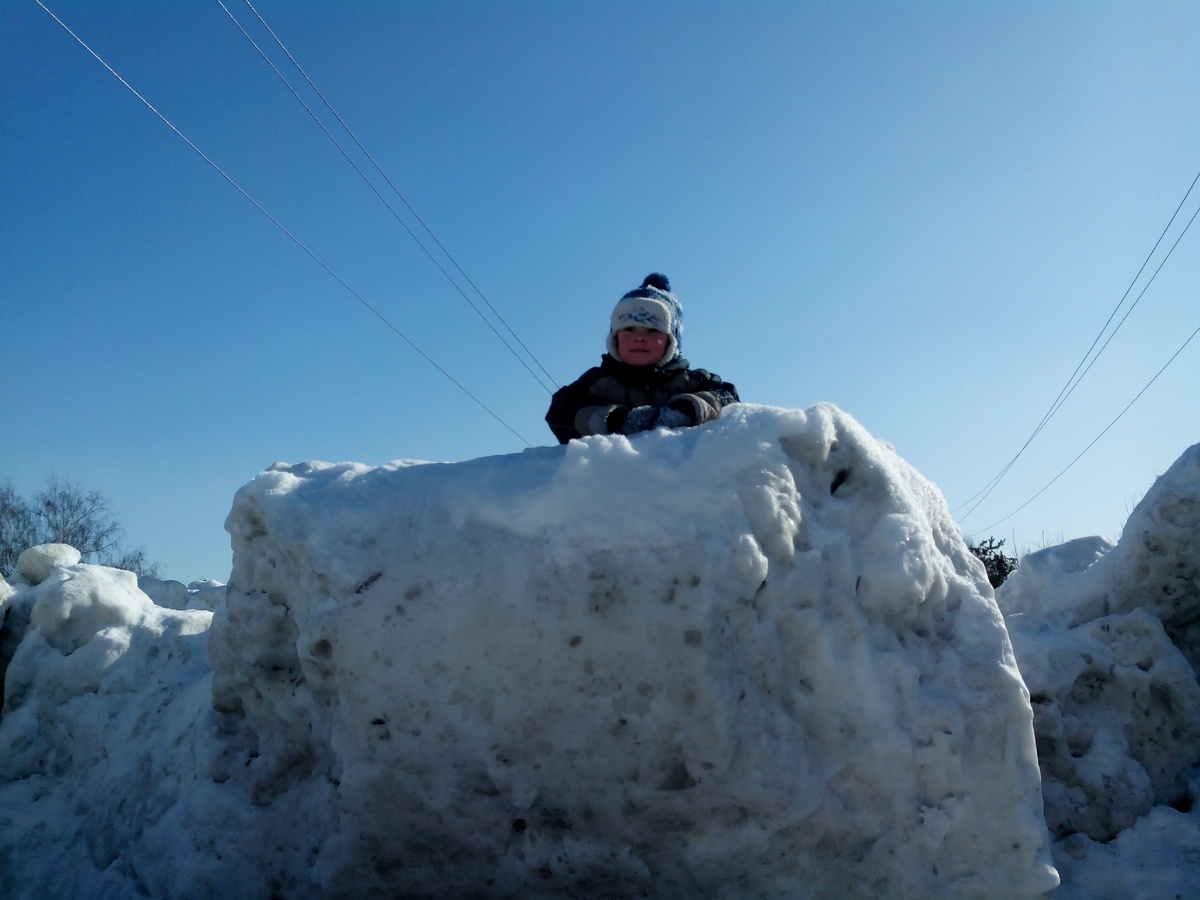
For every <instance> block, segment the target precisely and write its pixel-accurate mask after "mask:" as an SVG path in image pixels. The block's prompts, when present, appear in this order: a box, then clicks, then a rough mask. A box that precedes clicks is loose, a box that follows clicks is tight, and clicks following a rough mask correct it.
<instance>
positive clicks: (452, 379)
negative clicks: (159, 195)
mask: <svg viewBox="0 0 1200 900" xmlns="http://www.w3.org/2000/svg"><path fill="white" fill-rule="evenodd" d="M34 2H35V3H37V5H38V6H40V7H41V8H42V9H44V10H46V12H47V13H48V14H49V15H50V17H51V18H52V19H54V21H55V22H57V23H58V24H59V25H61V26H62V28H63V30H64V31H66V32H67V34H69V35H70V36H71V37H73V38H75V40H76V41H78V43H79V45H80V46H81V47H83V49H84V50H86V51H87V52H88V53H90V54H91V55H92V57H93V58H94V59H95V60H96V61H97V62H98V63H100V65H102V66H104V68H106V69H108V71H109V72H110V73H111V74H112V75H113V77H114V78H116V79H117V81H119V82H121V84H123V85H124V86H125V87H126V88H127V89H128V90H129V92H130V93H131V94H133V96H135V97H137V98H138V99H139V100H141V101H142V103H143V104H144V105H145V106H146V108H147V109H149V110H150V111H151V112H152V113H154V114H155V115H156V116H158V118H159V119H160V120H162V122H163V124H164V125H166V126H167V127H168V128H170V129H171V130H172V131H173V132H175V134H176V135H178V136H179V137H180V138H181V139H182V140H183V142H184V143H185V144H187V145H188V146H189V147H191V148H192V149H193V150H194V151H196V153H197V154H199V156H200V158H201V159H203V160H204V161H205V162H206V163H208V164H209V165H210V166H211V167H212V168H213V169H214V170H215V171H216V173H217V174H218V175H220V176H221V177H222V178H224V179H225V180H226V181H227V182H229V184H230V185H232V186H233V188H234V189H235V190H236V191H237V192H238V193H239V194H241V195H242V196H243V197H245V198H246V199H247V200H249V201H250V202H251V203H252V204H253V205H254V207H255V209H257V210H258V211H259V212H260V213H262V214H263V215H264V216H266V217H267V218H268V219H270V220H271V222H272V223H273V224H274V225H275V227H276V228H278V229H279V230H280V231H282V232H283V233H284V234H285V235H286V236H287V237H288V238H289V239H290V240H291V241H292V243H294V244H295V245H296V246H297V247H299V248H300V249H301V250H303V251H304V252H305V253H306V254H308V256H309V257H310V258H311V259H312V260H313V262H315V263H316V264H317V265H319V266H320V267H321V268H322V269H324V270H325V271H326V272H328V273H329V274H330V275H331V276H332V277H333V278H334V280H336V281H337V283H338V284H340V285H341V286H342V287H343V288H345V289H346V290H347V291H348V292H349V293H350V294H351V295H352V296H353V297H354V298H355V299H356V300H358V302H359V303H361V304H362V305H363V306H365V307H366V308H367V309H368V310H370V311H371V312H372V313H373V314H374V315H375V316H376V317H377V318H378V319H379V320H380V321H381V322H383V324H384V325H386V326H387V327H388V328H390V329H391V330H392V331H393V332H395V334H396V335H397V336H398V337H399V338H400V339H401V340H403V341H404V342H405V343H406V344H408V346H410V347H411V348H412V349H413V350H415V351H416V352H417V353H418V354H419V355H420V356H421V357H422V358H423V359H424V360H425V361H426V362H428V363H429V364H430V365H431V366H433V367H434V368H435V369H437V370H438V371H439V372H441V373H442V375H444V376H445V377H446V378H447V379H449V381H450V382H451V383H452V384H453V385H454V386H455V387H457V388H458V389H459V390H460V391H462V392H463V393H464V394H466V395H467V396H468V397H470V398H471V399H472V400H474V401H475V403H476V404H477V405H478V406H479V407H480V408H481V409H483V411H484V412H486V413H487V414H488V415H490V416H491V417H492V418H493V419H495V420H496V421H497V422H499V423H500V424H501V425H503V426H504V427H505V428H507V429H508V430H509V431H510V432H512V433H513V434H514V435H516V437H518V438H520V440H521V441H522V442H523V443H524V444H525V445H526V446H527V447H532V446H533V444H531V443H529V441H527V440H526V439H525V438H524V437H523V436H522V435H521V434H520V433H519V432H517V431H516V430H515V429H514V428H513V427H512V426H511V425H509V424H508V423H507V422H505V421H504V420H503V419H502V418H500V416H499V415H497V414H496V413H495V412H493V411H492V410H491V409H490V408H489V407H488V406H487V405H486V404H485V403H484V402H483V401H482V400H480V399H479V398H478V397H476V396H475V395H474V394H472V393H471V392H470V391H469V390H467V388H466V387H464V386H463V384H462V383H461V382H459V381H458V380H457V379H456V378H455V377H454V376H453V375H451V374H450V373H449V372H447V371H446V370H445V369H443V368H442V367H441V366H440V365H438V363H437V362H436V361H435V360H434V359H433V358H432V357H431V356H429V354H427V353H426V352H425V351H424V350H422V349H421V348H420V347H418V346H417V345H416V344H414V343H413V342H412V341H411V340H410V339H409V338H408V337H407V336H406V335H405V334H404V333H403V332H401V331H400V329H398V328H397V327H396V326H395V325H393V324H392V322H391V321H390V320H389V319H388V318H387V317H386V316H385V315H384V314H383V313H381V312H380V311H379V310H378V309H376V308H375V307H374V306H372V305H371V304H370V303H368V302H367V300H366V299H365V298H364V297H363V296H362V295H361V294H359V293H358V291H356V290H354V288H352V287H351V286H350V285H349V284H347V283H346V282H345V281H344V280H343V279H342V277H341V276H340V275H338V274H337V273H336V272H334V271H333V269H331V268H329V266H328V265H326V264H325V262H324V261H323V260H322V259H321V258H320V257H319V256H317V255H316V253H314V252H313V251H312V250H310V249H309V248H308V246H307V245H305V243H304V242H303V241H301V240H300V239H299V238H298V237H296V235H294V234H293V233H292V232H291V231H289V230H288V229H287V227H286V226H285V225H284V224H283V223H282V222H280V221H279V220H278V219H276V218H275V217H274V216H273V215H271V213H269V212H268V211H267V210H266V209H265V208H264V207H263V206H262V204H260V203H259V202H258V201H257V200H255V199H254V198H253V197H251V196H250V194H248V193H247V192H246V190H245V189H244V188H243V187H242V186H241V185H240V184H238V183H237V182H236V181H234V180H233V178H232V177H231V176H230V175H229V174H228V173H226V172H225V170H224V169H222V168H221V167H220V166H218V165H217V164H216V163H215V162H213V161H212V159H210V158H209V157H208V156H207V155H206V154H205V153H204V151H203V150H201V149H200V148H199V147H197V146H196V145H195V144H193V143H192V142H191V140H189V139H188V137H187V135H185V134H184V133H183V132H182V131H180V130H179V129H178V128H176V127H175V126H174V125H173V124H172V123H171V121H170V120H169V119H168V118H167V117H166V116H164V115H163V114H162V113H161V112H159V111H158V110H157V109H156V108H155V107H154V105H153V104H152V103H151V102H150V101H149V100H147V99H146V98H145V97H143V96H142V95H141V94H140V93H138V91H137V90H136V89H135V88H134V87H133V85H131V84H130V83H129V82H128V81H126V80H125V79H124V78H122V77H121V75H120V74H119V73H118V72H117V71H116V69H114V68H113V67H112V66H110V65H109V64H108V63H107V62H105V61H104V60H103V59H102V58H101V57H100V55H99V54H98V53H97V52H96V51H95V50H93V49H92V48H91V47H90V46H88V44H87V43H86V42H85V41H84V40H83V38H81V37H80V36H79V35H77V34H76V33H75V32H74V31H72V30H71V29H70V28H69V27H68V26H67V24H66V23H65V22H64V21H63V20H62V19H60V18H59V17H58V16H56V15H55V14H54V13H53V12H52V11H51V10H50V8H49V7H47V6H46V4H45V3H43V2H42V0H34Z"/></svg>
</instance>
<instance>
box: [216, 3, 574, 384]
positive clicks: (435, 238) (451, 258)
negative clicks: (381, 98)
mask: <svg viewBox="0 0 1200 900" xmlns="http://www.w3.org/2000/svg"><path fill="white" fill-rule="evenodd" d="M217 2H218V3H219V4H220V6H221V8H222V9H223V10H225V13H226V15H228V16H229V18H230V19H232V20H233V22H234V24H235V25H237V27H238V29H239V30H240V31H241V32H242V34H243V35H245V36H246V39H247V40H249V41H250V43H251V44H252V45H253V47H254V49H255V50H257V51H258V53H259V55H260V56H262V58H263V59H264V60H265V61H266V63H267V65H269V66H270V67H271V68H272V69H273V70H274V72H275V74H276V75H278V76H279V79H280V81H282V82H283V83H284V85H285V86H286V87H287V89H288V90H289V91H291V93H292V96H294V97H295V98H296V99H297V100H298V101H299V102H300V104H301V105H302V106H303V107H304V108H305V110H306V111H307V112H308V114H309V115H310V116H312V118H313V121H315V122H316V123H317V125H318V126H320V128H321V130H322V131H324V132H325V135H326V137H328V138H329V139H330V140H331V141H333V143H334V145H335V146H337V148H338V150H339V151H341V153H342V155H343V156H344V157H345V158H346V161H347V162H349V163H350V164H351V165H352V166H354V169H355V171H356V172H358V174H359V175H360V176H361V177H362V179H363V180H364V181H366V182H367V185H368V186H369V187H370V188H371V190H372V191H374V192H375V195H376V196H377V197H379V199H380V200H381V201H382V202H383V204H384V205H385V206H387V208H388V210H389V211H390V212H391V213H392V215H393V216H395V218H396V221H397V222H399V223H400V224H401V225H402V226H403V227H404V230H405V231H407V232H408V234H409V236H410V237H411V238H412V239H413V240H414V241H416V243H417V245H418V246H419V247H420V248H421V249H422V250H423V251H425V254H426V255H427V256H428V257H429V259H430V260H431V261H432V262H433V264H434V265H435V266H437V268H438V270H439V271H440V272H441V273H442V274H443V275H444V276H445V277H446V280H447V281H449V282H450V283H451V284H452V285H453V286H454V288H455V290H457V291H458V293H459V294H460V295H461V296H462V298H463V299H464V300H466V301H467V303H468V304H469V305H470V306H471V308H472V309H473V310H475V313H476V315H478V316H479V317H480V318H481V319H483V321H484V322H485V323H486V324H487V326H488V327H489V328H491V329H492V332H493V333H494V334H495V335H496V337H497V338H499V339H500V341H501V343H503V344H504V346H505V347H506V348H508V350H509V352H510V353H512V354H513V356H515V357H516V358H517V360H518V361H519V362H520V363H521V365H523V366H525V368H526V370H528V371H529V373H530V374H531V375H533V377H534V379H535V380H536V381H537V382H538V384H539V385H540V386H541V387H542V388H544V389H545V390H546V391H547V393H553V388H547V387H546V385H545V384H544V383H543V382H542V380H541V378H540V377H539V376H538V375H537V374H536V373H535V372H533V370H532V369H530V368H529V366H528V365H527V364H526V362H525V360H523V359H521V357H520V356H519V355H518V354H517V352H516V351H515V350H513V348H512V347H511V346H510V345H509V343H508V341H507V340H505V339H504V337H503V336H502V335H501V334H500V332H499V331H497V330H496V328H495V327H494V326H493V325H492V323H491V322H490V321H488V319H487V317H486V316H484V314H483V312H482V311H481V310H480V309H479V307H478V306H476V305H475V303H474V302H473V301H472V300H471V299H470V297H468V296H467V294H466V292H465V291H463V289H462V288H461V287H459V285H458V283H457V282H456V281H455V280H454V279H453V278H452V277H451V276H450V273H449V272H447V271H446V270H445V268H443V267H442V265H441V263H439V262H438V261H437V259H435V258H434V256H433V254H432V253H431V252H430V251H429V250H428V248H426V247H425V245H424V244H423V243H422V242H421V240H420V238H418V237H417V235H416V234H415V233H413V231H412V229H411V228H409V227H408V225H407V224H406V223H405V222H404V221H403V220H401V218H400V216H399V215H398V214H397V213H396V211H395V210H394V209H393V208H392V206H391V204H389V203H388V202H387V200H385V199H384V198H383V197H382V196H381V195H380V194H379V192H378V191H376V190H375V187H374V185H372V184H371V182H370V181H369V180H368V179H367V177H366V175H364V174H363V173H362V170H361V169H359V168H358V166H357V165H355V164H354V162H353V160H351V159H350V157H349V156H348V155H347V154H346V151H345V150H343V149H342V147H341V145H340V144H338V141H337V139H336V138H334V136H333V135H332V134H330V133H329V131H328V130H327V129H326V128H325V126H324V125H323V124H322V123H321V121H320V119H319V118H318V117H317V115H316V114H315V113H314V112H313V111H312V109H310V108H309V106H308V104H307V103H305V102H304V100H303V99H301V97H300V95H299V94H298V93H297V92H296V90H295V89H294V88H293V87H292V85H291V84H290V83H289V82H288V80H287V78H285V77H284V75H283V73H281V72H280V71H279V69H278V68H276V66H275V64H274V63H272V62H271V60H270V59H269V58H268V57H267V55H266V53H264V52H263V50H262V48H261V47H259V46H258V44H257V43H255V41H254V39H253V38H252V37H250V35H249V34H248V33H247V32H246V29H245V28H243V27H242V25H241V23H240V22H238V20H237V19H236V18H235V17H234V15H233V13H232V12H230V11H229V8H228V7H227V6H226V5H225V3H224V2H223V0H217ZM245 3H246V6H248V7H250V11H251V12H253V13H254V15H255V16H256V17H257V18H258V21H259V22H260V23H262V26H263V28H265V29H266V30H267V33H268V34H270V35H271V37H272V38H273V39H274V40H275V43H276V44H278V45H279V48H280V49H281V50H282V51H283V52H284V54H285V55H286V56H287V58H288V59H289V60H290V61H291V63H292V65H293V66H295V67H296V71H297V72H299V73H300V75H301V76H302V77H303V78H304V80H305V81H306V82H307V83H308V86H309V87H310V88H312V90H313V92H314V93H315V94H316V95H317V96H318V97H320V98H321V102H322V103H324V104H325V107H326V109H328V110H329V112H330V113H331V114H332V115H333V117H334V118H335V119H337V122H338V124H339V125H341V126H342V128H343V129H344V130H345V132H346V134H348V135H349V136H350V139H351V140H352V141H354V144H355V146H357V147H358V149H359V151H361V152H362V154H363V155H364V156H365V157H366V158H367V159H368V160H370V162H371V165H372V166H374V167H375V171H376V172H378V173H379V174H380V176H381V177H382V178H383V180H384V181H386V182H387V184H388V187H390V188H391V189H392V191H393V193H395V195H396V196H397V197H399V198H400V201H401V202H402V203H403V204H404V206H405V207H406V208H407V209H408V211H409V212H410V213H411V214H412V215H413V217H414V218H415V219H416V220H417V222H419V223H420V225H421V227H422V228H424V229H425V233H426V234H428V235H429V237H430V238H431V239H432V240H433V242H434V243H435V244H436V245H437V247H438V249H439V250H441V252H442V253H443V254H444V255H445V256H446V258H447V259H448V260H449V261H450V263H451V264H452V265H453V266H454V268H455V269H457V270H458V273H459V274H460V275H462V277H463V278H464V279H465V280H466V282H467V284H469V285H470V286H471V288H472V289H473V290H474V291H475V293H476V294H477V295H478V296H479V298H480V299H481V300H482V301H483V302H484V303H485V304H486V305H487V308H488V309H490V310H491V311H492V315H494V316H495V317H496V318H497V319H498V320H499V321H500V323H501V324H502V325H503V326H504V327H505V329H507V331H508V333H509V334H510V335H512V337H513V339H514V340H515V341H516V342H517V344H518V345H520V347H521V349H522V350H524V351H525V353H526V354H527V355H528V356H529V358H530V359H531V360H533V362H534V364H535V365H537V367H538V368H539V369H541V371H542V372H543V374H545V376H546V378H548V379H549V381H550V384H551V385H556V382H555V379H554V376H552V375H551V374H550V373H549V372H547V371H546V368H545V366H543V365H542V363H541V362H540V361H539V360H538V358H537V357H536V356H535V355H534V353H533V351H532V350H530V349H529V347H528V346H526V344H525V342H524V341H522V340H521V338H520V337H519V336H518V335H517V333H516V332H515V331H514V330H513V328H512V326H511V325H509V324H508V322H507V321H505V319H504V317H503V316H502V315H500V313H499V311H498V310H497V309H496V307H495V306H493V305H492V303H491V301H490V300H488V298H487V296H486V295H485V294H484V293H483V291H482V290H481V289H480V288H479V286H478V285H476V284H475V282H474V281H473V280H472V279H471V276H470V275H468V274H467V273H466V271H465V270H464V269H463V267H462V266H461V265H459V263H458V260H456V259H455V258H454V256H453V254H451V253H450V251H449V250H447V249H446V247H445V245H444V244H443V243H442V242H441V241H440V240H439V239H438V236H437V235H436V234H434V233H433V230H432V229H431V228H430V227H429V225H428V224H426V222H425V220H424V219H422V218H421V216H420V214H418V213H417V211H416V210H415V209H414V208H413V206H412V204H411V203H409V202H408V199H407V198H406V197H405V196H404V194H403V193H401V191H400V189H399V188H398V187H397V186H396V184H395V182H393V181H392V179H391V178H390V177H389V176H388V174H387V172H386V171H384V169H383V167H382V166H380V165H379V163H378V162H376V160H375V157H373V156H372V155H371V153H370V152H369V151H368V150H367V148H366V147H365V146H363V144H362V142H361V141H360V140H359V139H358V136H357V135H356V134H355V133H354V131H353V129H351V128H350V126H349V125H348V124H346V121H345V120H344V119H343V118H342V117H341V115H339V113H338V111H337V110H336V109H335V108H334V106H333V104H332V103H330V102H329V100H328V98H327V97H326V96H325V94H324V93H322V91H321V89H320V88H318V87H317V85H316V83H315V82H313V80H312V79H311V78H310V77H309V76H308V73H307V72H306V71H305V70H304V68H303V67H302V66H301V65H300V63H299V62H298V61H297V60H296V58H295V57H294V56H293V55H292V53H291V51H290V50H288V48H287V46H286V45H285V44H284V43H283V41H282V40H281V39H280V38H279V36H278V35H277V34H276V33H275V32H274V30H273V29H272V28H271V26H270V25H268V24H267V21H266V19H264V18H263V17H262V15H261V14H260V13H259V11H258V10H257V9H255V8H254V5H253V4H252V3H251V2H250V0H245Z"/></svg>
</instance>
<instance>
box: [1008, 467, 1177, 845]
mask: <svg viewBox="0 0 1200 900" xmlns="http://www.w3.org/2000/svg"><path fill="white" fill-rule="evenodd" d="M996 598H997V601H998V602H999V604H1000V607H1001V609H1002V610H1003V612H1004V613H1005V614H1006V616H1007V624H1008V627H1009V632H1010V635H1011V637H1012V641H1013V644H1014V646H1015V647H1016V652H1017V659H1018V661H1019V663H1020V666H1021V672H1022V674H1023V675H1024V678H1025V681H1026V684H1027V685H1028V687H1029V689H1030V691H1031V692H1032V694H1033V696H1032V702H1033V709H1034V714H1035V719H1034V729H1035V733H1036V735H1037V743H1038V755H1039V758H1040V760H1041V767H1042V777H1043V782H1044V785H1045V806H1046V821H1047V823H1048V825H1049V827H1050V829H1051V831H1052V832H1053V833H1054V834H1055V835H1056V836H1058V837H1063V836H1066V835H1068V834H1072V833H1076V832H1081V833H1083V834H1086V835H1087V836H1088V837H1089V838H1091V839H1093V840H1097V841H1108V840H1111V839H1112V838H1113V837H1115V836H1116V835H1117V834H1118V833H1119V832H1121V831H1122V830H1124V829H1126V828H1128V827H1130V826H1131V825H1132V824H1133V823H1134V822H1135V821H1137V820H1138V819H1139V818H1140V817H1142V816H1144V815H1146V814H1147V813H1149V812H1150V810H1151V809H1152V808H1153V807H1154V806H1156V805H1176V806H1183V805H1184V804H1188V803H1190V797H1189V788H1188V784H1187V777H1188V773H1189V771H1190V770H1191V769H1192V767H1193V766H1195V765H1196V764H1197V762H1200V682H1198V681H1197V677H1196V674H1197V671H1200V444H1197V445H1195V446H1192V447H1190V448H1188V449H1187V450H1186V451H1185V452H1184V453H1183V455H1181V456H1180V457H1179V459H1178V460H1176V461H1175V463H1174V464H1173V465H1172V466H1171V468H1170V469H1169V470H1168V471H1167V472H1165V473H1164V474H1163V475H1162V476H1161V477H1160V478H1158V479H1157V480H1156V481H1155V483H1154V486H1153V487H1151V489H1150V490H1149V491H1148V492H1147V493H1146V496H1145V497H1143V498H1142V500H1141V502H1139V503H1138V505H1137V506H1136V507H1135V508H1134V510H1133V512H1132V513H1131V514H1130V516H1129V521H1128V522H1127V523H1126V525H1125V528H1124V530H1123V532H1122V534H1121V540H1120V541H1119V542H1118V543H1117V544H1115V545H1114V544H1113V543H1112V542H1111V541H1109V540H1107V539H1106V538H1101V537H1091V538H1079V539H1077V540H1074V541H1070V542H1068V543H1066V544H1062V545H1060V546H1056V547H1047V548H1045V549H1044V550H1040V551H1038V552H1037V553H1031V554H1029V555H1028V556H1025V557H1023V558H1022V560H1021V564H1020V565H1019V566H1018V567H1017V568H1016V570H1015V571H1014V572H1013V573H1012V574H1011V575H1010V576H1009V578H1008V580H1007V581H1005V583H1004V584H1003V585H1002V586H1001V587H1000V589H999V590H998V591H997V592H996Z"/></svg>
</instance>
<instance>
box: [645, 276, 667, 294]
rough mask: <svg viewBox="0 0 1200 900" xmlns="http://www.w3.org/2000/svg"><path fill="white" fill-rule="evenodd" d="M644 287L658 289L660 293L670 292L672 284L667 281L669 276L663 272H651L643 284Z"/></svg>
mask: <svg viewBox="0 0 1200 900" xmlns="http://www.w3.org/2000/svg"><path fill="white" fill-rule="evenodd" d="M642 287H652V288H657V289H658V290H660V291H670V290H671V282H670V281H668V280H667V276H666V275H663V274H662V273H661V272H651V273H650V274H649V275H647V276H646V280H645V281H643V282H642Z"/></svg>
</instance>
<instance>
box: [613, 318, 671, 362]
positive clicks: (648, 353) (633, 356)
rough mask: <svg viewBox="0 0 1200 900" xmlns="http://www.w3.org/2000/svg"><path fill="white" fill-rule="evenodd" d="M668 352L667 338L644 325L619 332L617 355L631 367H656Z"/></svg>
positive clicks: (633, 326)
mask: <svg viewBox="0 0 1200 900" xmlns="http://www.w3.org/2000/svg"><path fill="white" fill-rule="evenodd" d="M666 352H667V336H666V335H665V334H663V332H661V331H655V330H654V329H653V328H646V327H645V326H644V325H630V326H629V327H628V328H622V329H621V330H620V331H618V332H617V355H618V356H620V357H621V362H623V363H628V364H629V365H631V366H656V365H658V364H659V363H660V362H662V358H663V355H664V354H665V353H666Z"/></svg>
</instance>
